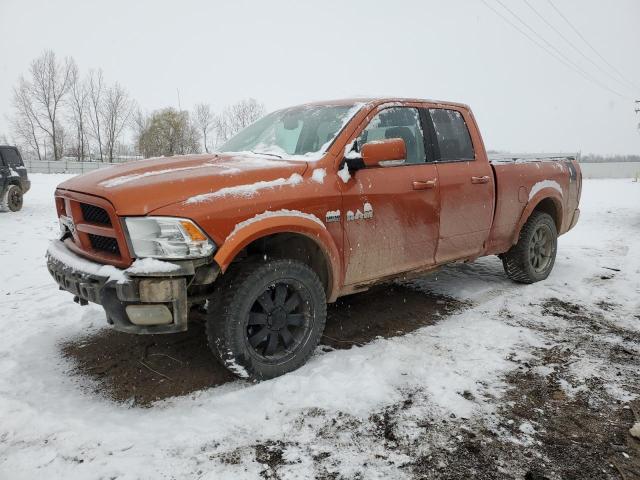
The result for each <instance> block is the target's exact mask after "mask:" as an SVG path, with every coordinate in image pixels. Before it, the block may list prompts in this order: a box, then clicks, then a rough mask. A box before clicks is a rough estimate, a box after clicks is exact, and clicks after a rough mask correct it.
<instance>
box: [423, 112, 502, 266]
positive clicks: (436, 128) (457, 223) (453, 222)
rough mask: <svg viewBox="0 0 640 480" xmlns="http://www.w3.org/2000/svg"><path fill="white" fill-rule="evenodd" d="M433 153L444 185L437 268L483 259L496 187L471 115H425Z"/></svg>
mask: <svg viewBox="0 0 640 480" xmlns="http://www.w3.org/2000/svg"><path fill="white" fill-rule="evenodd" d="M427 114H428V115H427V117H428V120H430V121H428V130H429V133H430V138H431V148H432V150H433V155H434V158H435V163H436V167H437V173H438V182H439V185H440V232H439V240H438V250H437V252H436V262H437V263H442V262H447V261H450V260H455V259H460V258H467V257H473V256H476V255H480V254H481V253H482V251H483V250H484V245H485V242H486V241H487V239H488V237H489V231H490V229H491V222H492V220H493V208H494V205H495V198H494V197H495V185H494V177H493V171H492V170H491V165H490V164H489V162H488V160H487V158H486V154H485V153H484V147H483V146H482V143H481V140H480V137H479V135H478V134H477V132H476V130H475V129H469V125H475V124H474V123H472V122H473V120H472V118H471V117H470V115H469V113H468V112H467V111H466V110H464V109H462V108H455V107H450V108H429V109H428V110H427Z"/></svg>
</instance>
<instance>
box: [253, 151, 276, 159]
mask: <svg viewBox="0 0 640 480" xmlns="http://www.w3.org/2000/svg"><path fill="white" fill-rule="evenodd" d="M251 153H255V154H256V155H271V156H272V157H278V158H282V155H278V154H277V153H268V152H254V151H253V150H251Z"/></svg>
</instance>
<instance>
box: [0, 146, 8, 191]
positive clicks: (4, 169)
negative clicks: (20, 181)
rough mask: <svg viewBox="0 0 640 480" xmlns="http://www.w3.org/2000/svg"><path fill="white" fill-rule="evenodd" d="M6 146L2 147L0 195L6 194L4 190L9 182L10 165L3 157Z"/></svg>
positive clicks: (0, 156)
mask: <svg viewBox="0 0 640 480" xmlns="http://www.w3.org/2000/svg"><path fill="white" fill-rule="evenodd" d="M4 150H5V149H4V148H0V196H1V195H4V191H5V189H6V187H7V184H8V183H9V175H10V174H9V165H8V164H7V162H6V161H5V160H4V158H3V155H2V154H3V152H4Z"/></svg>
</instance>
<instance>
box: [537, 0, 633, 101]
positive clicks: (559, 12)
mask: <svg viewBox="0 0 640 480" xmlns="http://www.w3.org/2000/svg"><path fill="white" fill-rule="evenodd" d="M547 2H549V5H551V6H552V7H553V9H554V10H555V11H556V12H557V13H558V15H560V16H561V17H562V19H563V20H564V21H565V22H566V23H567V25H569V26H570V27H571V29H572V30H573V31H574V32H575V33H576V34H577V35H578V36H579V37H580V38H581V39H582V41H583V42H584V43H586V44H587V46H588V47H589V48H590V49H591V50H592V51H593V52H594V53H595V54H596V55H597V56H598V57H600V60H602V61H603V62H604V63H606V64H607V66H609V68H611V70H613V71H614V72H616V73H617V74H618V76H619V77H620V78H621V79H623V80H624V81H625V82H627V84H629V85H631V86H632V87H633V88H636V89H638V88H640V87H638V85H636V84H635V83H634V82H632V81H631V80H628V79H627V78H626V77H625V76H624V75H623V74H622V73H620V71H619V70H618V69H617V68H616V67H614V66H613V65H611V63H609V62H608V61H607V59H606V58H604V57H603V56H602V55H601V54H600V52H598V50H596V49H595V47H594V46H593V45H591V43H589V41H588V40H587V39H586V38H585V37H584V35H582V33H581V32H580V30H578V29H577V28H576V27H575V26H574V25H573V24H572V23H571V22H570V21H569V19H568V18H567V17H566V16H565V15H564V14H563V13H562V12H561V11H560V10H559V9H558V7H556V6H555V5H554V4H553V2H552V1H551V0H547Z"/></svg>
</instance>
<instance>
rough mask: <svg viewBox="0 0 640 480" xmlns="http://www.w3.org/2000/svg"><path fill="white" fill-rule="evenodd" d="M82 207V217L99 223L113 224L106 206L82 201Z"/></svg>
mask: <svg viewBox="0 0 640 480" xmlns="http://www.w3.org/2000/svg"><path fill="white" fill-rule="evenodd" d="M80 209H81V210H82V217H83V218H84V219H85V220H86V221H87V222H91V223H97V224H99V225H111V219H110V218H109V214H108V213H107V211H106V210H105V209H104V208H100V207H97V206H95V205H89V204H88V203H81V204H80Z"/></svg>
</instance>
